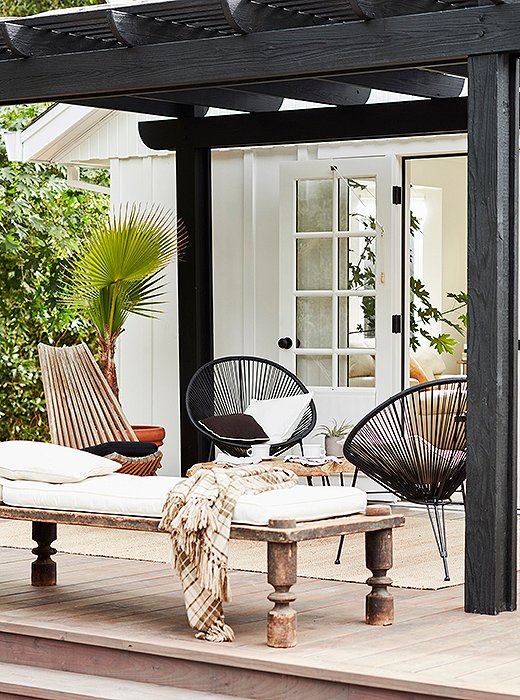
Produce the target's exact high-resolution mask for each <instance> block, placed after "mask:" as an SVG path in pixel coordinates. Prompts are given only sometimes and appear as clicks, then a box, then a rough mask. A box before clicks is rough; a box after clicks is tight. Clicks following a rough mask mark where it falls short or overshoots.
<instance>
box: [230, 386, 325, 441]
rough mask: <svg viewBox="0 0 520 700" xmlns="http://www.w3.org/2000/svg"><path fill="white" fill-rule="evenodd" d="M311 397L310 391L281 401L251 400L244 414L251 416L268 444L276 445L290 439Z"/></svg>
mask: <svg viewBox="0 0 520 700" xmlns="http://www.w3.org/2000/svg"><path fill="white" fill-rule="evenodd" d="M312 397H313V393H312V391H310V392H307V393H306V394H296V396H287V397H285V398H283V399H252V401H251V403H250V404H249V406H248V407H247V408H246V410H245V411H244V413H246V414H247V415H248V416H253V418H254V419H255V420H256V422H257V423H258V424H259V425H260V426H261V427H262V430H263V431H264V432H265V433H266V434H267V435H268V436H269V442H271V443H273V444H275V445H276V444H279V443H281V442H285V440H287V438H290V437H291V435H292V434H293V433H294V431H295V430H296V428H297V427H298V423H299V422H300V421H301V419H302V416H303V414H304V413H305V411H306V410H307V406H308V405H309V404H310V402H311V401H312Z"/></svg>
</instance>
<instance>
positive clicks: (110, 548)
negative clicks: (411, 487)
mask: <svg viewBox="0 0 520 700" xmlns="http://www.w3.org/2000/svg"><path fill="white" fill-rule="evenodd" d="M394 510H397V509H395V508H394ZM398 510H399V512H402V513H403V514H404V515H405V517H406V524H405V526H404V527H402V528H398V529H396V530H394V567H393V569H392V570H391V572H390V576H391V577H392V579H393V580H394V585H395V586H398V587H402V588H427V589H439V588H445V587H447V586H456V585H458V584H461V583H462V582H463V579H464V571H463V560H464V515H463V513H462V512H460V511H455V512H449V513H447V521H446V528H447V534H448V551H449V566H450V574H451V581H447V582H446V581H444V573H443V568H442V562H441V559H440V557H439V554H438V552H437V547H436V545H435V541H434V538H433V532H432V530H431V527H430V522H429V520H428V515H427V514H426V512H425V511H424V510H419V509H411V508H399V509H398ZM0 545H1V546H4V547H5V546H7V547H16V548H22V549H26V548H27V549H30V548H32V547H33V546H34V542H32V540H31V524H30V523H27V522H20V521H14V520H0ZM54 546H55V547H56V548H57V549H58V551H59V552H68V553H71V554H90V555H96V556H104V557H116V558H122V559H140V560H144V561H164V562H167V561H168V560H169V548H168V537H167V535H166V534H157V533H148V532H133V531H130V530H108V529H102V528H96V527H83V526H74V525H60V526H58V540H57V542H55V543H54ZM337 546H338V538H327V539H324V540H315V541H312V542H304V543H301V544H300V545H299V546H298V575H299V576H303V577H309V578H319V579H330V580H335V581H350V582H354V583H364V582H365V580H366V578H367V576H368V575H369V572H368V571H367V569H366V568H365V566H364V560H365V555H364V536H363V535H350V536H348V537H347V538H346V539H345V546H344V548H343V556H342V562H341V564H340V565H339V566H337V565H335V564H334V559H335V558H336V549H337ZM230 568H231V569H235V570H240V571H259V572H265V571H266V544H265V543H262V542H240V541H233V540H232V541H231V551H230Z"/></svg>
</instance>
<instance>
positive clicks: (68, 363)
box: [38, 343, 137, 449]
mask: <svg viewBox="0 0 520 700" xmlns="http://www.w3.org/2000/svg"><path fill="white" fill-rule="evenodd" d="M38 353H39V356H40V365H41V370H42V378H43V388H44V392H45V400H46V402H47V415H48V418H49V427H50V433H51V440H52V442H54V443H57V444H58V445H65V446H66V447H75V448H77V449H80V448H82V447H89V446H92V445H97V444H100V443H104V442H110V441H132V442H135V441H137V436H136V434H135V432H134V431H133V430H132V427H131V426H130V423H129V422H128V419H127V418H126V416H125V414H124V413H123V411H122V409H121V406H120V405H119V402H118V400H117V399H116V397H115V395H114V393H113V391H112V389H111V388H110V386H109V384H108V382H107V381H106V379H105V377H104V376H103V374H102V372H101V370H100V368H99V367H98V365H97V363H96V361H95V359H94V357H93V356H92V353H91V352H90V350H89V349H88V347H87V346H86V345H85V343H81V344H80V345H75V346H72V347H62V348H57V347H53V346H50V345H44V344H43V343H40V345H39V346H38Z"/></svg>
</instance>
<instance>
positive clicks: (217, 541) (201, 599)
mask: <svg viewBox="0 0 520 700" xmlns="http://www.w3.org/2000/svg"><path fill="white" fill-rule="evenodd" d="M297 483H298V478H297V477H296V476H295V475H294V474H293V472H291V471H290V470H285V469H267V468H265V467H262V466H261V465H251V466H244V467H239V468H236V469H233V470H231V469H219V468H215V469H201V470H200V471H198V472H197V473H196V474H194V475H193V476H192V477H190V478H189V479H185V480H184V481H181V482H179V483H178V484H177V485H176V486H175V487H174V488H173V489H172V490H171V491H170V493H169V494H168V496H167V498H166V503H165V504H164V508H163V515H162V519H161V522H160V524H159V529H162V530H166V531H167V532H169V533H170V537H171V543H172V552H173V568H174V569H175V570H176V571H177V573H178V575H179V577H180V579H181V582H182V588H183V591H184V603H185V605H186V612H187V614H188V621H189V623H190V625H191V627H192V628H193V629H195V630H196V632H197V633H196V635H195V636H196V637H197V638H198V639H207V640H208V641H211V642H228V641H229V642H232V641H233V639H234V634H233V630H232V629H231V627H229V625H226V624H225V621H224V613H223V610H222V603H223V602H226V601H228V600H229V599H230V595H229V582H228V573H227V563H228V550H229V534H230V528H231V518H232V516H233V511H234V510H235V505H236V502H237V501H238V499H239V498H240V496H243V495H245V494H256V493H262V492H263V491H270V490H272V489H285V488H290V487H292V486H294V485H295V484H297Z"/></svg>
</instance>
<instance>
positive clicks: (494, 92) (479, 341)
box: [465, 54, 519, 614]
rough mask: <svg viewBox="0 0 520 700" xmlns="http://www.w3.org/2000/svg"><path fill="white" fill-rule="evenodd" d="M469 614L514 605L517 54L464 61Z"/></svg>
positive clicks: (487, 611)
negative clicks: (466, 80)
mask: <svg viewBox="0 0 520 700" xmlns="http://www.w3.org/2000/svg"><path fill="white" fill-rule="evenodd" d="M468 63H469V65H468V69H469V100H468V176H469V177H468V189H469V193H468V194H469V228H468V294H469V310H468V311H469V318H468V419H467V429H468V481H467V499H466V575H465V582H466V585H465V609H466V611H467V612H476V613H487V614H496V613H499V612H501V611H503V610H514V609H516V500H517V498H516V459H517V361H518V325H517V323H518V319H517V287H518V282H517V255H518V235H517V229H518V176H517V172H518V128H519V123H518V60H517V59H516V58H515V57H513V56H511V55H508V54H494V55H491V54H490V55H484V56H475V57H471V58H470V59H469V62H468Z"/></svg>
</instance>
